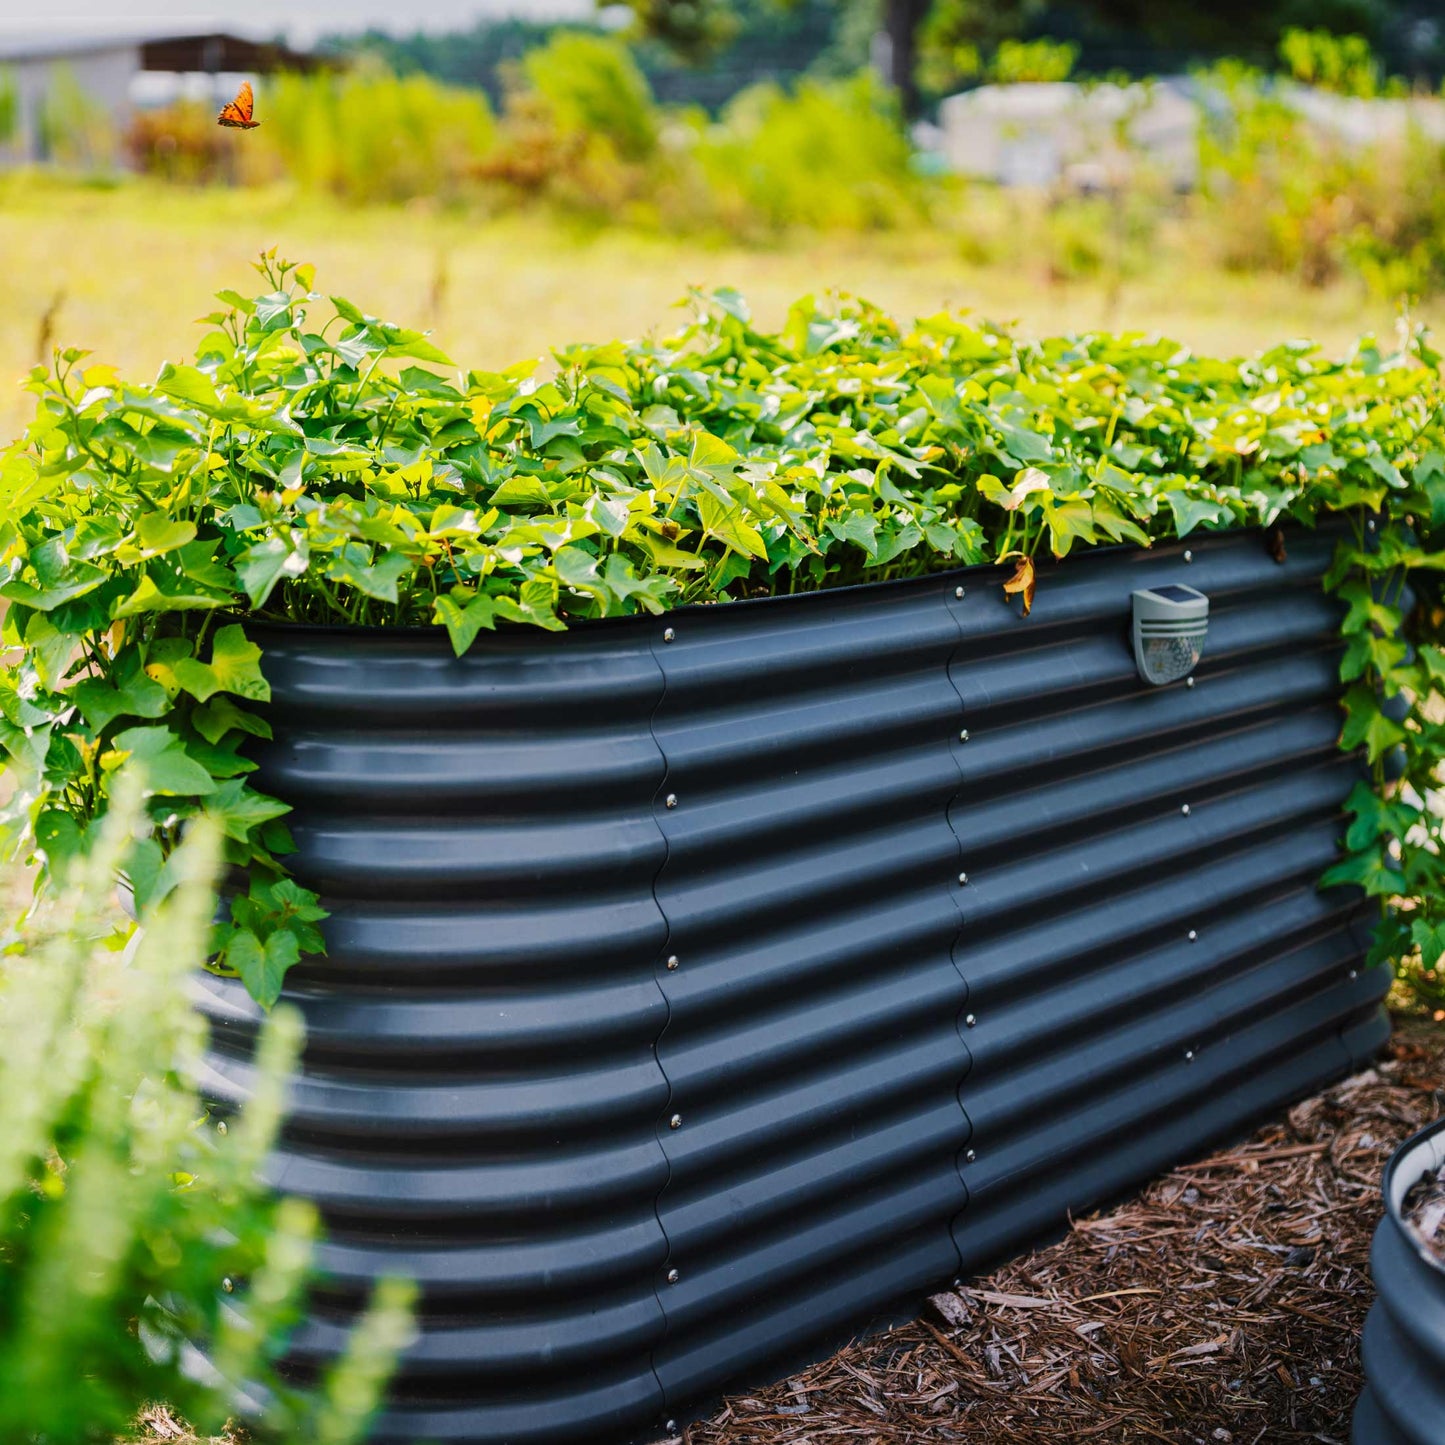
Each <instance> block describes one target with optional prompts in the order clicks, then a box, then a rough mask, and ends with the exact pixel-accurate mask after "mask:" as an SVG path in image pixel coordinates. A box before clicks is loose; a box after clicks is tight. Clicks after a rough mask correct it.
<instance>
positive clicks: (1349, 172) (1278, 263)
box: [1196, 52, 1445, 297]
mask: <svg viewBox="0 0 1445 1445" xmlns="http://www.w3.org/2000/svg"><path fill="white" fill-rule="evenodd" d="M1352 54H1353V52H1352ZM1321 63H1322V64H1323V62H1321ZM1355 63H1356V64H1358V65H1362V64H1363V61H1361V60H1360V59H1359V57H1358V56H1355ZM1331 66H1332V67H1334V68H1331V69H1329V70H1328V73H1329V74H1330V75H1334V76H1336V77H1337V78H1338V76H1339V74H1340V71H1339V69H1338V67H1336V66H1334V62H1331ZM1202 79H1203V81H1204V83H1205V84H1206V85H1208V86H1210V87H1212V88H1213V89H1214V90H1215V91H1216V93H1217V94H1218V95H1220V96H1221V97H1222V98H1223V99H1224V101H1225V108H1224V118H1223V119H1222V121H1218V122H1216V123H1215V124H1212V125H1209V126H1206V127H1204V129H1203V131H1202V139H1201V174H1202V185H1201V189H1200V194H1199V204H1198V206H1197V208H1196V209H1197V215H1198V217H1199V218H1200V219H1201V220H1202V221H1203V223H1204V224H1203V228H1202V231H1203V237H1204V239H1205V243H1206V245H1207V247H1208V249H1209V250H1210V252H1211V253H1212V255H1213V258H1214V259H1216V260H1218V261H1220V262H1222V263H1223V264H1224V265H1225V266H1227V267H1230V268H1231V269H1234V270H1241V271H1278V272H1282V273H1286V274H1290V275H1294V276H1296V277H1298V279H1299V280H1300V281H1301V282H1303V283H1304V284H1305V285H1307V286H1323V285H1326V284H1328V283H1330V282H1332V281H1334V280H1336V279H1338V278H1339V277H1341V276H1354V277H1356V278H1358V279H1359V280H1361V281H1363V282H1364V283H1365V285H1366V286H1367V287H1368V288H1369V289H1370V290H1371V291H1373V292H1375V293H1376V294H1379V295H1381V296H1384V297H1397V296H1399V295H1400V294H1401V293H1407V294H1412V295H1416V296H1420V295H1425V294H1428V293H1430V292H1433V291H1436V290H1438V289H1439V288H1440V287H1441V286H1442V285H1445V146H1442V145H1441V144H1440V143H1439V142H1438V141H1435V140H1432V139H1430V138H1429V137H1428V136H1426V135H1425V134H1424V132H1423V131H1421V130H1420V129H1419V128H1418V127H1416V126H1414V125H1413V124H1408V125H1406V126H1404V127H1403V129H1402V130H1401V132H1400V133H1399V134H1397V135H1395V136H1394V137H1391V138H1386V139H1381V140H1378V141H1376V142H1374V143H1373V144H1367V145H1361V144H1358V143H1354V144H1351V143H1348V142H1346V141H1345V140H1343V139H1340V138H1338V137H1335V136H1332V135H1329V134H1326V133H1325V132H1324V131H1323V130H1321V129H1320V128H1319V127H1318V126H1315V125H1312V124H1310V122H1309V121H1308V120H1306V118H1305V117H1304V116H1303V115H1301V114H1300V113H1299V111H1297V110H1296V109H1295V108H1294V107H1293V106H1292V105H1291V104H1290V100H1289V97H1288V94H1287V93H1285V92H1281V91H1280V90H1279V89H1278V88H1277V87H1275V86H1274V85H1272V84H1271V82H1270V81H1269V80H1268V79H1267V78H1266V77H1264V76H1262V75H1261V74H1260V73H1258V72H1256V71H1253V70H1250V69H1248V68H1247V67H1244V66H1241V65H1238V64H1225V65H1218V66H1215V67H1214V68H1213V69H1212V70H1211V71H1209V72H1206V73H1205V74H1204V76H1203V77H1202ZM1360 83H1363V82H1360Z"/></svg>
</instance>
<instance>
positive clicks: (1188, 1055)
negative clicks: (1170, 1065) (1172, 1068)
mask: <svg viewBox="0 0 1445 1445" xmlns="http://www.w3.org/2000/svg"><path fill="white" fill-rule="evenodd" d="M1184 1062H1185V1063H1186V1064H1192V1063H1193V1062H1194V1050H1193V1049H1185V1050H1184Z"/></svg>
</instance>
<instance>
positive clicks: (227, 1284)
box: [221, 1275, 236, 1294]
mask: <svg viewBox="0 0 1445 1445" xmlns="http://www.w3.org/2000/svg"><path fill="white" fill-rule="evenodd" d="M221 1288H222V1289H223V1290H225V1291H226V1293H227V1294H233V1293H234V1292H235V1289H236V1281H235V1280H233V1279H232V1278H231V1276H230V1275H227V1276H226V1277H225V1279H223V1280H222V1281H221Z"/></svg>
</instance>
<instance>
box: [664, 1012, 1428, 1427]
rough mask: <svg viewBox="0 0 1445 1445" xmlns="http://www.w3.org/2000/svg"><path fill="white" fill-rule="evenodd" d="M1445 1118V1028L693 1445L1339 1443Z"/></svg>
mask: <svg viewBox="0 0 1445 1445" xmlns="http://www.w3.org/2000/svg"><path fill="white" fill-rule="evenodd" d="M1442 1111H1445V1029H1442V1028H1440V1026H1439V1025H1438V1024H1436V1025H1430V1024H1419V1023H1414V1022H1405V1021H1402V1022H1401V1023H1400V1024H1399V1026H1398V1028H1397V1030H1396V1034H1395V1037H1394V1040H1393V1042H1392V1043H1391V1046H1390V1049H1389V1051H1388V1053H1387V1054H1386V1055H1385V1057H1384V1058H1382V1059H1381V1061H1380V1063H1379V1064H1378V1065H1377V1066H1376V1067H1375V1068H1372V1069H1369V1070H1367V1071H1365V1072H1364V1073H1361V1074H1356V1075H1355V1076H1354V1077H1353V1078H1350V1079H1347V1080H1345V1081H1344V1082H1343V1083H1341V1084H1339V1085H1337V1086H1335V1087H1334V1088H1331V1089H1328V1090H1326V1091H1325V1092H1324V1093H1323V1094H1319V1095H1317V1096H1316V1097H1314V1098H1312V1099H1307V1100H1305V1101H1304V1102H1303V1103H1301V1104H1298V1105H1296V1106H1295V1107H1294V1108H1293V1109H1291V1110H1289V1112H1288V1114H1287V1115H1286V1116H1285V1117H1283V1118H1281V1119H1278V1120H1277V1121H1275V1122H1273V1123H1270V1124H1268V1125H1266V1126H1265V1127H1263V1128H1262V1129H1260V1130H1259V1131H1258V1132H1257V1133H1255V1134H1254V1135H1253V1136H1252V1137H1251V1138H1250V1139H1248V1140H1247V1141H1245V1142H1243V1143H1240V1144H1237V1145H1235V1146H1233V1147H1230V1148H1227V1149H1224V1150H1222V1151H1220V1152H1219V1153H1216V1154H1214V1155H1212V1156H1211V1157H1209V1158H1207V1159H1202V1160H1199V1161H1196V1162H1193V1163H1189V1164H1184V1165H1181V1166H1180V1167H1179V1168H1178V1169H1175V1170H1174V1171H1173V1172H1172V1173H1170V1174H1166V1175H1165V1176H1163V1177H1162V1178H1161V1179H1158V1180H1156V1181H1155V1182H1154V1183H1153V1184H1151V1185H1150V1186H1149V1187H1148V1188H1147V1189H1145V1190H1144V1191H1143V1193H1142V1194H1140V1195H1139V1196H1138V1197H1137V1198H1135V1199H1133V1200H1131V1201H1130V1202H1129V1203H1127V1204H1125V1205H1122V1206H1121V1207H1119V1208H1116V1209H1111V1210H1108V1211H1106V1212H1103V1213H1099V1214H1094V1215H1090V1216H1089V1217H1087V1218H1082V1219H1078V1220H1076V1221H1074V1224H1073V1227H1072V1229H1071V1230H1070V1232H1069V1233H1068V1235H1067V1236H1066V1237H1065V1238H1063V1239H1062V1240H1060V1241H1059V1242H1058V1243H1057V1244H1054V1245H1052V1246H1051V1247H1049V1248H1047V1249H1041V1250H1038V1251H1036V1252H1035V1253H1033V1254H1029V1255H1025V1256H1023V1257H1022V1258H1020V1259H1017V1260H1015V1261H1014V1262H1012V1263H1011V1264H1008V1265H1006V1266H1004V1268H1002V1269H1000V1270H999V1271H998V1272H997V1273H995V1274H993V1275H990V1276H989V1277H988V1278H986V1279H979V1280H973V1281H969V1282H967V1283H965V1284H963V1285H961V1286H959V1287H958V1288H956V1289H955V1290H952V1291H949V1292H947V1293H945V1294H940V1295H935V1296H934V1297H933V1298H932V1299H931V1300H930V1301H929V1304H928V1307H927V1308H926V1310H925V1312H924V1314H923V1316H922V1317H921V1318H920V1319H918V1320H917V1321H915V1322H914V1323H912V1324H908V1325H905V1326H903V1327H901V1328H898V1329H894V1330H890V1331H888V1332H887V1333H884V1334H881V1335H875V1336H872V1337H869V1338H865V1339H861V1340H859V1341H856V1342H855V1343H853V1344H851V1345H849V1346H847V1347H846V1348H845V1349H843V1350H841V1351H839V1353H837V1354H836V1355H834V1356H833V1357H832V1358H831V1359H828V1360H825V1361H823V1362H822V1363H821V1364H818V1365H815V1366H813V1367H812V1368H811V1369H808V1370H805V1371H804V1372H802V1373H801V1374H797V1375H794V1376H792V1377H791V1378H789V1379H787V1380H785V1381H783V1382H782V1383H780V1384H778V1385H775V1386H773V1387H771V1388H769V1389H764V1390H754V1391H750V1392H749V1393H747V1394H739V1395H734V1396H731V1397H729V1398H727V1399H726V1400H725V1401H724V1402H723V1403H722V1405H721V1407H720V1408H719V1409H718V1411H717V1412H716V1413H715V1414H714V1415H713V1416H712V1417H711V1418H710V1419H707V1420H705V1421H701V1422H699V1423H696V1424H693V1425H691V1426H689V1427H688V1428H687V1429H686V1430H684V1432H683V1435H682V1436H681V1437H679V1438H680V1439H682V1440H683V1441H685V1442H686V1445H753V1442H757V1445H823V1442H834V1441H837V1442H842V1441H850V1442H852V1441H856V1442H861V1445H905V1442H906V1445H913V1442H924V1441H930V1442H931V1441H976V1442H980V1445H982V1442H987V1445H1061V1442H1064V1441H1068V1442H1073V1441H1080V1440H1083V1441H1099V1442H1100V1445H1114V1442H1133V1441H1152V1440H1163V1441H1167V1442H1169V1445H1194V1442H1199V1445H1215V1442H1231V1441H1233V1442H1238V1445H1288V1442H1294V1441H1320V1442H1324V1445H1333V1442H1338V1445H1345V1442H1346V1441H1348V1439H1349V1433H1350V1426H1349V1421H1350V1414H1351V1412H1352V1410H1353V1409H1354V1404H1355V1398H1356V1396H1357V1395H1358V1394H1359V1391H1360V1384H1361V1376H1360V1360H1359V1334H1360V1328H1361V1326H1362V1324H1363V1323H1364V1318H1365V1311H1366V1310H1367V1309H1368V1308H1369V1305H1370V1300H1371V1298H1372V1293H1373V1291H1372V1288H1371V1285H1370V1277H1369V1268H1368V1265H1369V1251H1370V1236H1371V1234H1372V1233H1373V1231H1374V1227H1375V1224H1376V1223H1377V1221H1378V1220H1379V1217H1380V1208H1381V1206H1380V1173H1381V1169H1382V1168H1383V1166H1384V1164H1385V1161H1386V1159H1387V1158H1388V1157H1389V1155H1390V1152H1391V1151H1392V1150H1393V1149H1394V1148H1395V1146H1396V1145H1397V1144H1399V1143H1400V1142H1401V1141H1402V1140H1403V1139H1405V1138H1406V1137H1407V1136H1408V1135H1410V1134H1412V1133H1414V1132H1415V1131H1416V1130H1417V1129H1420V1128H1422V1127H1423V1126H1424V1125H1426V1124H1428V1123H1430V1122H1431V1121H1432V1120H1434V1119H1436V1118H1438V1117H1439V1116H1440V1114H1441V1113H1442Z"/></svg>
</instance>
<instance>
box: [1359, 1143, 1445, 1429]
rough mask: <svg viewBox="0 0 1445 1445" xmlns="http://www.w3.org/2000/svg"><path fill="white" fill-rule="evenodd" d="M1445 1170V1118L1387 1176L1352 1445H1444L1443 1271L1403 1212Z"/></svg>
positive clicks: (1403, 1149)
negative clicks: (1428, 1177) (1428, 1179)
mask: <svg viewBox="0 0 1445 1445" xmlns="http://www.w3.org/2000/svg"><path fill="white" fill-rule="evenodd" d="M1442 1165H1445V1120H1442V1121H1441V1122H1440V1123H1438V1124H1433V1125H1431V1127H1430V1128H1428V1129H1426V1130H1424V1131H1423V1132H1421V1133H1419V1134H1416V1135H1415V1137H1414V1138H1413V1139H1409V1140H1407V1141H1406V1142H1405V1143H1404V1144H1402V1145H1401V1146H1400V1148H1399V1149H1398V1150H1396V1152H1395V1156H1394V1158H1392V1159H1391V1160H1390V1163H1389V1166H1388V1167H1387V1168H1386V1170H1385V1190H1384V1193H1385V1217H1384V1218H1383V1219H1382V1220H1381V1221H1380V1224H1379V1227H1378V1228H1377V1229H1376V1230H1375V1241H1374V1244H1373V1246H1372V1247H1371V1250H1370V1273H1371V1274H1372V1275H1373V1276H1374V1280H1375V1291H1376V1299H1375V1303H1374V1304H1373V1305H1372V1306H1371V1307H1370V1313H1369V1314H1368V1316H1366V1319H1365V1338H1364V1349H1363V1353H1364V1360H1365V1391H1364V1394H1362V1395H1361V1396H1360V1403H1359V1405H1358V1407H1357V1408H1356V1410H1355V1421H1354V1430H1353V1433H1352V1435H1351V1439H1352V1440H1353V1442H1354V1445H1441V1442H1442V1441H1445V1268H1442V1267H1441V1266H1440V1264H1439V1263H1438V1262H1437V1261H1435V1260H1432V1259H1429V1258H1427V1256H1426V1255H1425V1253H1424V1251H1423V1250H1422V1249H1421V1248H1420V1246H1419V1245H1418V1244H1417V1243H1416V1242H1415V1240H1414V1239H1413V1238H1412V1236H1411V1235H1410V1234H1409V1233H1408V1232H1407V1230H1406V1229H1405V1226H1404V1223H1403V1221H1402V1210H1401V1205H1402V1203H1403V1201H1404V1198H1405V1195H1406V1194H1407V1193H1408V1192H1409V1190H1410V1187H1411V1186H1412V1185H1413V1184H1414V1183H1415V1182H1416V1180H1418V1179H1419V1178H1420V1176H1421V1175H1422V1174H1424V1173H1426V1172H1427V1171H1430V1172H1434V1171H1435V1170H1438V1169H1439V1168H1441V1166H1442Z"/></svg>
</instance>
